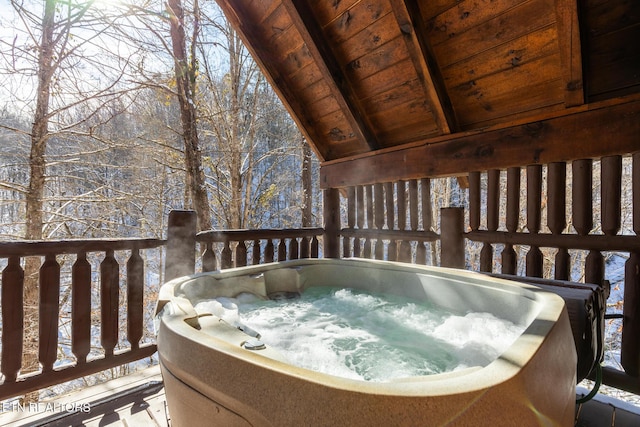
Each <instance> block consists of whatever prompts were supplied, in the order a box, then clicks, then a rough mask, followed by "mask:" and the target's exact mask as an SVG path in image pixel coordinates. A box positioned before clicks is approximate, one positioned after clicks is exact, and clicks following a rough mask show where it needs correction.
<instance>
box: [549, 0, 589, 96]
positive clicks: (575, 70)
mask: <svg viewBox="0 0 640 427" xmlns="http://www.w3.org/2000/svg"><path fill="white" fill-rule="evenodd" d="M555 1H556V3H555V5H556V24H557V28H558V44H559V47H560V62H561V65H562V73H563V84H564V103H565V106H567V107H575V106H577V105H582V104H584V84H583V77H582V48H581V46H582V45H581V42H580V22H579V16H578V2H577V1H576V0H555Z"/></svg>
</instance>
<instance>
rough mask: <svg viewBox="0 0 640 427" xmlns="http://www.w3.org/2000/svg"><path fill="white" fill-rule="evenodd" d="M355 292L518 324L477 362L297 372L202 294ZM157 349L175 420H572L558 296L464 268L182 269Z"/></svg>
mask: <svg viewBox="0 0 640 427" xmlns="http://www.w3.org/2000/svg"><path fill="white" fill-rule="evenodd" d="M327 285H330V286H333V287H344V288H355V289H359V290H364V291H368V292H375V293H385V294H391V295H398V296H402V297H406V298H410V299H412V300H415V301H429V302H431V303H434V304H437V305H438V306H441V307H443V308H445V309H448V310H451V311H452V312H456V313H460V312H470V311H476V312H488V313H491V314H493V315H495V316H496V317H498V318H501V319H505V320H509V321H511V322H513V323H516V324H523V325H525V326H526V328H525V330H524V333H523V334H522V335H521V336H520V337H519V338H518V339H517V340H516V341H515V342H514V343H513V344H512V345H511V346H510V347H509V348H508V349H507V350H506V351H504V352H503V353H502V354H501V355H500V356H499V357H497V358H496V359H495V360H493V361H492V362H490V363H489V364H488V365H486V366H477V367H471V368H466V369H462V370H458V371H454V372H449V373H442V374H434V375H428V376H420V377H410V378H399V379H397V380H393V381H387V382H369V381H361V380H353V379H346V378H341V377H336V376H333V375H328V374H323V373H320V372H315V371H311V370H308V369H304V368H300V367H296V366H293V365H291V364H290V363H288V362H287V361H286V360H285V359H284V358H283V357H282V356H281V355H280V354H279V353H278V352H277V351H276V350H274V349H272V348H270V347H269V346H266V348H264V349H261V350H258V351H255V350H248V349H246V348H244V347H243V345H244V344H245V343H246V342H247V341H248V340H250V339H251V337H250V336H248V335H246V334H245V333H244V332H242V331H241V330H239V329H238V328H237V327H235V326H233V325H230V324H228V323H226V322H225V321H223V320H221V319H219V318H217V317H216V316H213V315H205V316H198V314H197V313H196V311H195V309H194V306H195V305H196V304H197V303H198V302H199V301H202V300H208V299H212V298H216V297H235V296H237V295H238V294H240V293H245V292H249V293H252V294H255V295H257V296H259V297H262V298H267V297H268V296H269V295H270V294H273V293H278V292H294V293H303V292H304V291H305V289H308V288H310V287H314V286H327ZM157 320H158V322H159V326H158V353H159V356H160V364H161V369H162V374H163V378H164V383H165V391H166V398H167V403H168V406H169V413H170V416H171V420H172V422H173V423H174V425H177V426H187V427H195V426H211V425H220V426H225V427H226V426H234V425H245V426H248V425H252V426H287V425H290V426H321V425H326V426H356V425H362V426H374V425H380V426H392V425H393V426H400V425H416V426H432V425H433V426H435V425H451V426H458V425H459V426H469V425H473V426H480V425H486V426H514V425H523V426H524V425H526V426H529V425H548V426H552V425H566V426H570V425H573V419H574V411H575V397H576V395H575V383H576V353H575V346H574V342H573V337H572V332H571V328H570V324H569V317H568V314H567V310H566V308H565V305H564V301H563V300H562V298H560V297H559V296H557V295H555V294H553V293H550V292H546V291H543V290H541V289H540V288H537V287H534V286H530V285H526V284H522V283H515V282H511V281H505V280H500V279H495V278H491V277H487V276H484V275H481V274H477V273H473V272H467V271H462V270H452V269H444V268H437V267H423V266H414V265H409V264H400V263H391V262H384V261H373V260H361V259H343V260H337V259H306V260H296V261H286V262H280V263H272V264H264V265H258V266H251V267H243V268H236V269H230V270H225V271H222V272H211V273H203V274H197V275H193V276H189V277H182V278H178V279H175V280H172V281H170V282H168V283H166V284H164V285H163V286H162V288H161V290H160V296H159V301H158V319H157Z"/></svg>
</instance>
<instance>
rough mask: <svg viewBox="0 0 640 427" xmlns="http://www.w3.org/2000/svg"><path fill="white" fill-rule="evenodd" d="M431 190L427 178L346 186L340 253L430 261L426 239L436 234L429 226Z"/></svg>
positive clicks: (428, 240) (408, 260)
mask: <svg viewBox="0 0 640 427" xmlns="http://www.w3.org/2000/svg"><path fill="white" fill-rule="evenodd" d="M430 191H431V186H430V181H429V179H422V180H419V181H418V180H411V181H408V182H405V181H398V182H395V183H394V182H387V183H384V184H374V185H366V186H356V187H348V188H346V192H345V193H346V204H347V224H346V225H347V227H345V228H342V229H341V230H340V236H341V239H342V255H343V256H344V257H353V256H355V257H363V258H375V259H386V260H389V261H401V262H415V263H417V264H425V265H426V264H431V263H432V262H430V260H431V258H432V257H431V256H429V251H428V248H427V243H429V242H435V241H437V240H438V239H439V235H438V234H437V233H435V232H434V231H433V230H432V221H433V220H432V218H433V216H432V209H431V192H430ZM396 213H397V215H396Z"/></svg>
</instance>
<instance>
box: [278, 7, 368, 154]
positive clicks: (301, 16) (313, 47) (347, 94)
mask: <svg viewBox="0 0 640 427" xmlns="http://www.w3.org/2000/svg"><path fill="white" fill-rule="evenodd" d="M282 4H283V6H284V7H285V8H286V10H287V12H288V13H289V15H290V16H291V20H292V22H293V25H294V26H295V27H296V29H297V30H298V32H299V33H300V36H301V37H302V40H303V41H304V42H305V44H306V46H307V49H308V50H309V53H310V55H311V57H312V58H313V59H314V61H315V63H316V65H317V66H318V67H319V68H320V70H321V72H322V74H323V75H324V76H325V80H326V82H327V84H328V85H329V87H330V90H331V93H332V95H333V97H334V98H335V100H336V101H337V103H338V105H339V106H340V109H341V110H342V112H343V114H344V115H345V117H346V119H347V121H348V122H349V124H350V126H351V128H352V130H353V132H354V134H355V136H356V137H357V138H358V139H359V140H360V141H362V142H363V143H366V144H367V145H368V146H369V148H370V149H371V150H376V149H378V148H379V144H378V141H377V138H376V136H375V134H374V132H373V131H372V127H371V125H370V123H369V121H368V118H367V117H366V115H365V114H364V113H363V112H362V108H361V106H360V105H359V103H358V100H357V97H356V94H355V92H354V91H353V85H352V84H351V83H350V82H349V81H348V79H347V77H346V75H345V73H344V72H343V70H342V68H341V67H340V64H339V63H338V61H337V59H336V57H335V55H334V54H333V51H332V50H331V47H330V46H329V45H328V43H327V39H326V38H325V37H324V35H323V33H322V30H321V28H320V27H319V25H318V23H317V21H316V20H315V18H314V16H313V12H312V11H311V9H310V7H309V5H308V4H307V3H306V1H305V0H282Z"/></svg>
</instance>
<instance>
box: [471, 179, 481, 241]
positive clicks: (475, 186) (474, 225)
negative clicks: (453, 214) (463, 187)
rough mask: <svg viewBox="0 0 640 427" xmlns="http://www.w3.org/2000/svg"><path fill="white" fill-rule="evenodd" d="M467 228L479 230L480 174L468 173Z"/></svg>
mask: <svg viewBox="0 0 640 427" xmlns="http://www.w3.org/2000/svg"><path fill="white" fill-rule="evenodd" d="M469 227H471V231H477V230H479V229H480V172H470V173H469Z"/></svg>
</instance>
